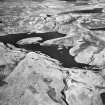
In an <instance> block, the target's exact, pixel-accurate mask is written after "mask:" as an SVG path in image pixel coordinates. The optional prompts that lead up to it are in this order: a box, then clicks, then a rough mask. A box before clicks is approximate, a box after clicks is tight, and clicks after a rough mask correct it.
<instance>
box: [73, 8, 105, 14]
mask: <svg viewBox="0 0 105 105" xmlns="http://www.w3.org/2000/svg"><path fill="white" fill-rule="evenodd" d="M102 11H103V8H95V9H87V10H76V11H73V12H72V13H85V14H86V13H87V14H88V13H102Z"/></svg>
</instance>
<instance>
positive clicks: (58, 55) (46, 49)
mask: <svg viewBox="0 0 105 105" xmlns="http://www.w3.org/2000/svg"><path fill="white" fill-rule="evenodd" d="M63 36H65V34H60V33H57V32H49V33H41V34H40V33H38V34H37V33H32V34H27V33H26V34H17V35H15V34H13V35H7V36H3V37H0V41H1V42H4V43H5V44H7V43H10V44H13V45H14V46H16V47H19V48H24V49H26V50H29V51H40V52H42V53H44V54H47V55H48V56H50V57H52V58H54V59H57V60H59V61H60V62H61V63H62V66H64V67H67V68H71V67H79V68H81V67H84V66H88V65H85V64H79V63H76V62H75V61H74V57H72V56H70V55H69V49H70V48H68V49H67V48H65V47H64V48H63V49H62V50H60V51H59V50H58V46H40V45H39V44H30V45H21V46H20V45H17V44H16V42H17V41H19V40H21V39H23V38H28V37H41V38H43V41H46V40H49V39H53V38H58V37H63Z"/></svg>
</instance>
